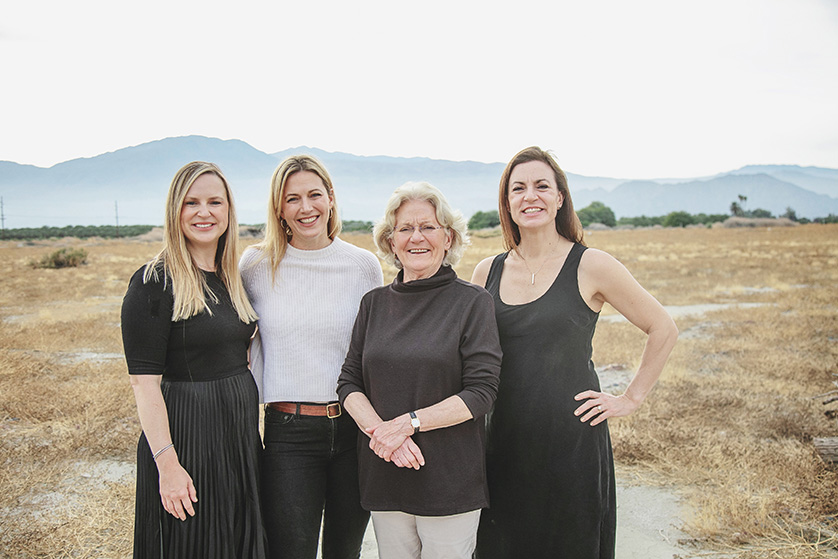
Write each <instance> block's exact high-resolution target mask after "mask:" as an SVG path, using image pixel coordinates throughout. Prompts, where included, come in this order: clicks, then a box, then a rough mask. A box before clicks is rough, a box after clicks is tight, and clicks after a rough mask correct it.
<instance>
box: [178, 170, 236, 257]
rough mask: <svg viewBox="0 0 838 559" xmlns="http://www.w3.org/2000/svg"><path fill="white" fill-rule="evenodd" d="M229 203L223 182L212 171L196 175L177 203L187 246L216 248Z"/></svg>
mask: <svg viewBox="0 0 838 559" xmlns="http://www.w3.org/2000/svg"><path fill="white" fill-rule="evenodd" d="M229 211H230V204H229V201H228V200H227V189H226V188H225V187H224V182H223V181H222V180H221V179H220V178H219V177H218V175H216V174H214V173H204V174H202V175H201V176H199V177H198V178H197V179H195V182H193V183H192V186H190V187H189V190H188V191H187V192H186V197H185V198H184V200H183V205H182V206H181V207H180V228H181V230H182V231H183V236H184V237H185V238H186V248H187V249H188V250H190V251H193V250H206V249H212V250H215V249H216V248H217V247H218V239H220V238H221V235H223V234H224V233H225V232H226V231H227V222H228V220H229Z"/></svg>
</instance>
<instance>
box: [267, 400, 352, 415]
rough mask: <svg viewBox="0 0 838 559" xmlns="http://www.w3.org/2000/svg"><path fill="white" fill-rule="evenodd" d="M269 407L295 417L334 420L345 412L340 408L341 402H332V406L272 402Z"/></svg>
mask: <svg viewBox="0 0 838 559" xmlns="http://www.w3.org/2000/svg"><path fill="white" fill-rule="evenodd" d="M268 407H269V408H271V409H273V410H276V411H281V412H283V413H293V414H295V415H311V416H315V417H328V418H329V419H334V418H336V417H340V415H341V413H343V410H342V409H341V407H340V402H332V403H331V404H300V403H298V402H271V403H270V404H268Z"/></svg>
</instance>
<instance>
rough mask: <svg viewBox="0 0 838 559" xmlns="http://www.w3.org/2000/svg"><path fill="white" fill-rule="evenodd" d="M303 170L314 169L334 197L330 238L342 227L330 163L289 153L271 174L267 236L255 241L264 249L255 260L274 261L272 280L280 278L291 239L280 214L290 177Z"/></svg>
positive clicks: (289, 230)
mask: <svg viewBox="0 0 838 559" xmlns="http://www.w3.org/2000/svg"><path fill="white" fill-rule="evenodd" d="M300 171H311V172H312V173H314V174H315V175H317V176H318V177H320V180H321V181H323V186H325V187H326V192H327V193H328V195H329V197H330V198H331V199H332V211H331V212H330V213H329V220H328V222H327V223H326V231H327V234H328V235H329V239H331V240H335V237H337V236H338V234H339V233H340V230H341V226H342V222H341V219H340V217H338V216H339V214H338V202H337V199H336V198H335V188H334V186H333V185H332V178H331V177H330V176H329V172H328V171H327V170H326V167H325V166H323V163H321V162H320V161H319V160H318V159H317V158H316V157H314V156H313V155H292V156H289V157H286V158H285V159H284V160H283V161H282V163H280V164H279V167H277V168H276V171H274V174H273V177H272V178H271V195H270V198H269V199H268V219H267V221H266V222H265V239H264V240H262V241H261V242H259V243H257V244H255V245H253V248H255V249H258V250H259V251H260V252H261V255H260V257H259V258H258V259H257V260H256V261H255V262H254V264H255V263H256V262H259V261H261V260H263V259H265V258H268V259H269V262H270V263H271V280H272V281H276V271H277V269H279V263H280V262H281V261H282V258H283V257H284V256H285V251H286V249H287V248H288V243H289V242H290V241H291V229H290V228H289V227H288V225H287V224H286V223H285V220H284V219H282V218H281V217H280V213H281V212H282V199H283V197H284V196H285V185H286V184H287V183H288V178H289V177H290V176H291V175H293V174H294V173H299V172H300Z"/></svg>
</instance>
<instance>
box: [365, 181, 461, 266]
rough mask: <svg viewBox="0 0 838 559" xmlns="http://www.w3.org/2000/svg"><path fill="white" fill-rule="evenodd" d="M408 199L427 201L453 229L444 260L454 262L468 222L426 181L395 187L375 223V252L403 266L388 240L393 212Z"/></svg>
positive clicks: (389, 262) (390, 261)
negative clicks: (382, 212) (376, 249)
mask: <svg viewBox="0 0 838 559" xmlns="http://www.w3.org/2000/svg"><path fill="white" fill-rule="evenodd" d="M411 200H421V201H423V202H428V203H429V204H430V205H432V206H433V207H434V209H435V210H436V220H437V221H438V222H439V224H440V225H442V226H443V227H445V229H447V230H448V231H451V232H452V233H453V235H452V238H451V248H450V249H448V251H447V252H446V253H445V258H444V259H443V260H442V263H443V264H447V265H449V266H456V265H457V263H458V262H459V261H460V258H462V257H463V252H465V250H466V247H467V246H468V245H469V243H470V241H469V238H468V223H467V222H466V219H465V218H464V217H463V214H462V213H460V211H459V210H455V209H454V208H452V207H451V204H449V203H448V200H446V199H445V196H443V194H442V192H440V191H439V189H438V188H437V187H435V186H433V185H431V184H428V183H427V182H406V183H404V184H403V185H401V186H400V187H398V188H397V189H396V190H395V191H394V192H393V194H392V195H391V196H390V199H389V200H388V201H387V205H386V206H385V208H384V217H382V218H381V220H380V221H379V222H378V223H376V224H375V227H374V228H373V231H372V237H373V239H374V240H375V246H376V247H377V248H378V255H379V256H380V257H381V258H382V259H383V260H384V261H385V262H386V263H387V264H389V265H391V266H395V267H396V268H398V269H400V270H401V268H402V264H401V262H399V260H398V258H396V255H395V253H393V247H391V246H390V240H391V239H392V238H393V231H394V230H395V228H396V212H397V211H399V208H401V207H402V204H404V203H405V202H409V201H411Z"/></svg>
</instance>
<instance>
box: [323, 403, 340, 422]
mask: <svg viewBox="0 0 838 559" xmlns="http://www.w3.org/2000/svg"><path fill="white" fill-rule="evenodd" d="M333 408H337V410H338V411H337V413H336V414H334V415H332V409H333ZM341 413H343V412H342V410H341V409H340V403H339V402H336V403H334V404H328V405H327V406H326V417H327V418H328V419H335V418H338V417H340V415H341Z"/></svg>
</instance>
